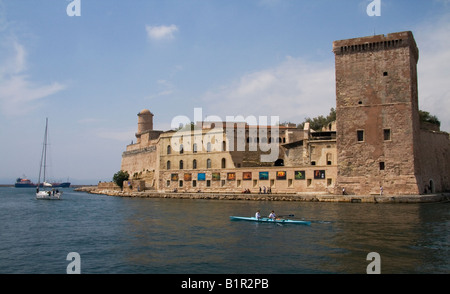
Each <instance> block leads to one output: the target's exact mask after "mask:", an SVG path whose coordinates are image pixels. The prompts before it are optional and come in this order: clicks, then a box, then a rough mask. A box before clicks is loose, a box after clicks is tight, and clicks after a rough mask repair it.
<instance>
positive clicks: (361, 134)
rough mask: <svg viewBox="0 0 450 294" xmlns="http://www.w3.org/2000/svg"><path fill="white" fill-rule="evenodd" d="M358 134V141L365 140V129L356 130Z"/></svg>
mask: <svg viewBox="0 0 450 294" xmlns="http://www.w3.org/2000/svg"><path fill="white" fill-rule="evenodd" d="M356 136H357V138H358V142H363V141H364V131H363V130H358V131H356Z"/></svg>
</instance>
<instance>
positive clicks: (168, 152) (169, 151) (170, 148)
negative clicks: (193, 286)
mask: <svg viewBox="0 0 450 294" xmlns="http://www.w3.org/2000/svg"><path fill="white" fill-rule="evenodd" d="M170 153H172V147H170V145H168V146H167V154H170Z"/></svg>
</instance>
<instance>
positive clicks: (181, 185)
mask: <svg viewBox="0 0 450 294" xmlns="http://www.w3.org/2000/svg"><path fill="white" fill-rule="evenodd" d="M178 186H179V187H180V188H181V187H183V180H180V181H179V183H178Z"/></svg>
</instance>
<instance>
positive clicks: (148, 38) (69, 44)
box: [0, 0, 450, 184]
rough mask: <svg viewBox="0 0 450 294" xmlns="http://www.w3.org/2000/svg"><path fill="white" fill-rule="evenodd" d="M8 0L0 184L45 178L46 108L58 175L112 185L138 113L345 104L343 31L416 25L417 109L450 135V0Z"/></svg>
mask: <svg viewBox="0 0 450 294" xmlns="http://www.w3.org/2000/svg"><path fill="white" fill-rule="evenodd" d="M71 2H72V1H69V0H40V1H34V0H0V138H1V144H0V183H13V182H14V179H15V178H16V177H19V176H22V175H26V176H27V177H29V178H30V179H31V180H33V181H37V176H38V169H39V160H40V152H41V144H42V137H43V132H44V124H45V117H48V118H49V123H50V126H49V130H50V143H51V146H50V151H51V162H50V164H51V167H50V174H51V175H52V176H53V177H54V179H55V180H66V179H67V178H69V179H70V180H71V181H72V182H73V183H75V184H88V183H96V182H98V181H99V180H101V181H105V180H111V178H112V176H113V174H114V173H115V172H116V171H118V170H119V169H120V161H121V154H122V152H123V151H124V150H125V148H126V145H127V144H129V143H131V141H132V140H134V139H135V138H134V133H135V132H136V130H137V116H136V114H137V113H138V112H139V111H140V110H142V109H144V108H148V109H150V110H151V111H152V112H153V113H154V114H155V118H154V124H155V129H160V130H168V129H170V125H171V121H172V119H173V118H174V117H176V116H178V115H184V116H187V117H190V118H192V119H193V115H194V114H193V113H194V107H201V108H202V112H203V115H204V116H206V115H216V116H219V117H221V118H223V119H224V120H225V117H226V116H227V115H230V116H237V115H243V116H248V115H253V116H256V117H258V116H260V115H261V116H279V119H280V121H281V122H283V121H291V122H296V123H300V122H302V121H303V120H304V118H305V117H314V116H317V115H320V114H323V115H326V114H328V112H329V109H330V108H331V107H334V106H335V85H334V83H335V81H334V56H333V53H332V52H331V50H332V42H333V41H335V40H341V39H347V38H355V37H363V36H369V35H373V34H374V33H375V34H388V33H391V32H399V31H406V30H411V31H413V33H414V36H415V38H416V41H417V43H418V46H419V50H420V59H419V64H418V72H419V104H420V108H421V109H423V110H426V111H429V112H431V113H432V114H435V115H437V116H438V117H439V118H440V120H441V122H442V127H441V128H442V129H443V130H445V131H450V118H449V116H448V111H449V110H450V84H449V83H448V78H449V76H450V50H449V49H448V48H450V38H449V35H450V1H449V0H429V1H423V0H418V1H414V0H391V1H389V0H380V3H381V15H380V16H369V15H368V14H367V12H366V9H367V6H368V5H369V4H370V3H371V2H372V1H369V0H345V1H336V0H315V1H313V0H309V1H301V0H227V1H225V0H178V1H175V0H158V1H152V0H132V1H123V0H120V1H119V0H108V1H107V0H80V3H81V9H80V12H81V16H72V17H70V16H68V15H67V13H66V8H67V6H68V5H69V4H70V3H71Z"/></svg>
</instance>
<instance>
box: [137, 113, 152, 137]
mask: <svg viewBox="0 0 450 294" xmlns="http://www.w3.org/2000/svg"><path fill="white" fill-rule="evenodd" d="M152 130H153V113H151V112H150V110H148V109H143V110H142V111H141V112H139V113H138V130H137V133H136V139H137V143H139V142H140V141H141V135H142V134H143V133H145V132H148V131H152Z"/></svg>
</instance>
